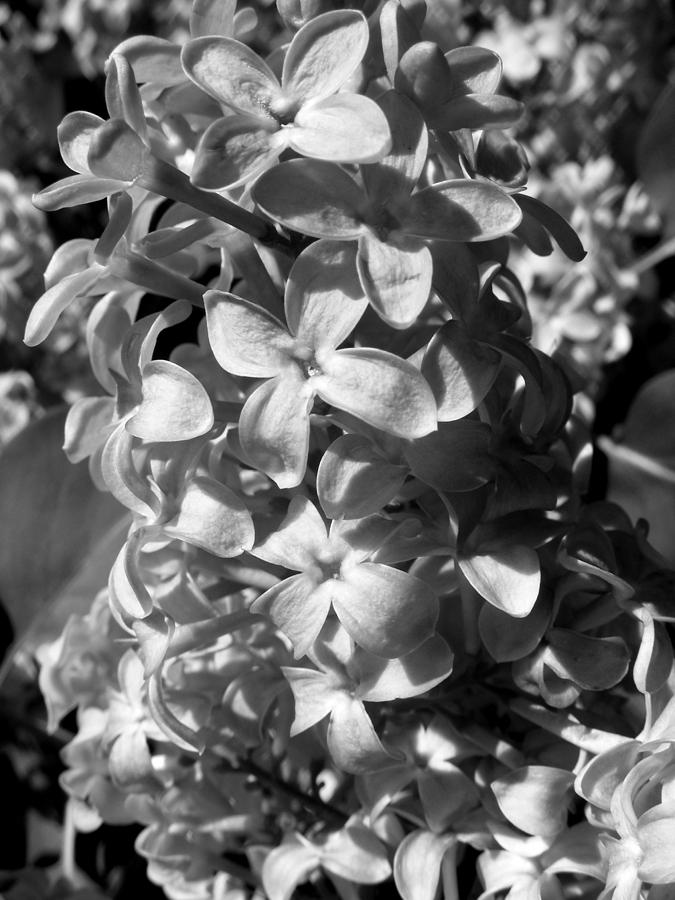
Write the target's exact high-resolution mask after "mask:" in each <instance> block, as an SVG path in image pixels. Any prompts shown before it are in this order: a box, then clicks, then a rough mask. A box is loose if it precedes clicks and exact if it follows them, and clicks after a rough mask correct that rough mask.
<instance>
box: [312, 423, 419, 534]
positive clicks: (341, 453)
mask: <svg viewBox="0 0 675 900" xmlns="http://www.w3.org/2000/svg"><path fill="white" fill-rule="evenodd" d="M407 471H408V469H407V466H404V465H395V464H393V463H389V462H388V461H387V460H386V459H385V458H384V457H383V456H382V454H381V453H380V452H379V451H378V450H377V449H376V448H375V447H374V446H373V444H372V443H371V442H370V441H369V440H368V438H365V437H362V436H361V435H358V434H343V435H342V436H341V437H339V438H337V440H335V441H333V443H332V444H331V445H330V447H329V448H328V449H327V450H326V452H325V453H324V454H323V456H322V457H321V462H320V463H319V468H318V471H317V485H316V487H317V493H318V495H319V500H320V502H321V506H322V508H323V511H324V512H325V513H326V515H327V516H329V517H330V518H331V519H337V518H338V517H339V516H344V517H345V518H347V519H353V518H359V517H361V516H368V515H371V514H372V513H376V512H378V511H379V510H380V509H381V508H382V507H383V506H384V505H385V504H386V503H388V502H389V501H390V500H391V498H392V497H393V496H394V495H395V494H396V492H397V491H398V490H399V488H400V487H401V485H402V484H403V482H404V480H405V477H406V475H407Z"/></svg>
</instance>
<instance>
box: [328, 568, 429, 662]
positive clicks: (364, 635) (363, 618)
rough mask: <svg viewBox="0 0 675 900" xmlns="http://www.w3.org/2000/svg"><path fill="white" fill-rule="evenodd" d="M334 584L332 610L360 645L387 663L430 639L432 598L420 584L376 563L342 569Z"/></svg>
mask: <svg viewBox="0 0 675 900" xmlns="http://www.w3.org/2000/svg"><path fill="white" fill-rule="evenodd" d="M341 575H342V577H341V579H340V580H338V581H337V582H336V583H335V595H334V597H333V606H334V607H335V612H336V613H337V615H338V618H339V619H340V621H341V622H342V624H343V625H344V627H345V628H346V629H347V631H348V632H349V634H350V635H351V636H352V638H353V639H354V640H355V641H356V643H357V644H359V645H360V646H361V647H364V648H365V649H366V650H368V652H369V653H373V654H374V655H375V656H381V657H385V658H388V659H393V658H395V657H398V656H403V655H405V654H406V653H410V652H411V651H412V650H414V649H415V648H416V647H419V645H420V644H422V643H423V642H424V641H425V640H426V639H427V638H429V637H431V635H432V634H433V631H434V626H435V624H436V619H437V618H438V600H437V599H436V595H435V594H434V592H433V591H432V590H431V588H430V587H428V586H427V585H426V584H425V582H423V581H420V580H419V579H418V578H414V577H413V576H412V575H408V573H407V572H401V571H400V569H394V568H393V567H392V566H385V565H381V564H379V563H360V564H358V565H356V566H353V567H349V568H347V567H344V566H343V570H342V573H341Z"/></svg>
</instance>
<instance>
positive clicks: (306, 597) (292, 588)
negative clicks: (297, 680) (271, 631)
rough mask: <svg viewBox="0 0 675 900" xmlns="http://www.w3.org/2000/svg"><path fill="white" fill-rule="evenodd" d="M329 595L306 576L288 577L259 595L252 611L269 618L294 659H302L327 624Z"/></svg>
mask: <svg viewBox="0 0 675 900" xmlns="http://www.w3.org/2000/svg"><path fill="white" fill-rule="evenodd" d="M330 604H331V592H330V591H329V590H323V589H322V588H321V585H318V586H317V584H316V581H315V580H314V579H313V578H310V577H309V576H308V575H306V574H305V573H301V574H300V575H291V577H290V578H286V579H284V581H281V582H280V583H279V584H275V585H274V587H271V588H269V590H267V591H265V593H264V594H261V595H260V597H258V598H257V599H256V600H255V601H254V602H253V603H252V604H251V611H252V612H254V613H261V614H262V615H265V616H269V618H270V619H271V620H272V621H273V622H274V624H275V625H276V627H277V628H278V629H279V631H283V633H284V634H285V635H286V637H287V638H288V639H289V640H290V642H291V644H292V645H293V653H294V656H295V658H296V659H299V658H300V657H301V656H304V655H305V654H306V653H307V651H308V650H309V649H310V647H311V646H312V644H313V643H314V641H315V640H316V639H317V637H318V635H319V632H320V631H321V628H322V626H323V624H324V622H325V621H326V617H327V616H328V611H329V610H330Z"/></svg>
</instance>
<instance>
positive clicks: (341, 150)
mask: <svg viewBox="0 0 675 900" xmlns="http://www.w3.org/2000/svg"><path fill="white" fill-rule="evenodd" d="M288 137H289V144H290V146H291V147H292V148H293V150H295V151H296V152H297V153H301V154H302V155H303V156H311V157H313V158H315V159H325V160H329V161H332V162H342V163H372V162H374V161H375V160H377V159H382V157H383V156H384V155H385V154H386V153H387V152H388V150H389V148H390V147H391V136H390V134H389V125H388V124H387V120H386V118H385V116H384V113H383V112H382V110H381V109H380V107H379V106H378V105H377V103H375V101H374V100H371V99H369V98H368V97H363V96H362V95H361V94H337V95H336V96H335V97H329V98H328V99H326V100H322V101H321V102H320V103H311V104H308V105H307V106H303V107H302V108H301V109H300V110H299V111H298V114H297V115H296V117H295V122H294V125H293V127H292V128H290V129H289V130H288Z"/></svg>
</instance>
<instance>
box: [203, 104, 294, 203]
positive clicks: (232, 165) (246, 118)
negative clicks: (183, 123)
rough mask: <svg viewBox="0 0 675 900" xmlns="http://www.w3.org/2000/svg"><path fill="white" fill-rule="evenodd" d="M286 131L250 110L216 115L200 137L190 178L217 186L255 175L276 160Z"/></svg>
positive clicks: (230, 185)
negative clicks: (279, 129) (222, 115)
mask: <svg viewBox="0 0 675 900" xmlns="http://www.w3.org/2000/svg"><path fill="white" fill-rule="evenodd" d="M285 134H286V133H282V132H279V131H277V130H276V128H275V127H274V125H273V124H271V123H270V122H269V120H267V119H263V118H261V117H260V116H253V115H250V114H248V113H235V114H234V115H231V116H225V117H224V118H222V119H216V121H215V122H212V123H211V125H209V127H208V128H207V129H206V131H205V132H204V133H203V134H202V136H201V138H200V140H199V144H198V145H197V148H196V150H195V161H194V165H193V167H192V172H191V174H190V181H191V182H192V183H193V184H194V185H196V187H199V188H205V189H206V190H214V189H215V188H226V187H235V186H237V185H239V184H241V183H242V182H245V181H248V180H249V179H253V178H255V176H256V175H259V174H260V173H261V172H264V171H265V169H267V168H269V167H270V166H271V165H272V164H273V163H274V162H275V161H276V159H277V158H278V156H279V154H280V153H281V151H282V150H283V149H284V144H285V140H284V136H285Z"/></svg>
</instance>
